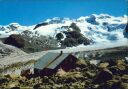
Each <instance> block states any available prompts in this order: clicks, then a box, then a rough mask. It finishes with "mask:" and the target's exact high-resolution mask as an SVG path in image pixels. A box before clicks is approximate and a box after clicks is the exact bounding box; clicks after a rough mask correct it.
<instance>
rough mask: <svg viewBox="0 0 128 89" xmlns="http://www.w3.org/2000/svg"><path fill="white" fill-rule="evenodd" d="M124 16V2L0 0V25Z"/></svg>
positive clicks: (110, 0) (120, 0)
mask: <svg viewBox="0 0 128 89" xmlns="http://www.w3.org/2000/svg"><path fill="white" fill-rule="evenodd" d="M101 13H106V14H110V15H113V16H123V15H124V14H126V1H125V0H0V25H7V24H9V23H12V22H17V23H19V24H21V25H33V24H37V23H39V22H41V21H44V20H46V19H48V18H53V17H62V18H63V17H69V18H78V17H80V16H87V15H91V14H101Z"/></svg>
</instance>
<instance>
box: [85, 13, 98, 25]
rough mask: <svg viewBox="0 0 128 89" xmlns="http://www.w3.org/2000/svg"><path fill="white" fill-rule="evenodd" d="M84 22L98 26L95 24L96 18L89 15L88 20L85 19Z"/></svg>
mask: <svg viewBox="0 0 128 89" xmlns="http://www.w3.org/2000/svg"><path fill="white" fill-rule="evenodd" d="M86 21H87V22H88V23H91V24H93V25H98V24H99V23H98V22H96V17H95V16H94V15H91V16H90V18H87V19H86Z"/></svg>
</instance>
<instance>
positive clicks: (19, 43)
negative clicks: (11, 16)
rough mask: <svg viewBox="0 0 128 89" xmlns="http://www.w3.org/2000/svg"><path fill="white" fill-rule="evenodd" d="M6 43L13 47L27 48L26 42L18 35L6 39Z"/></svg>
mask: <svg viewBox="0 0 128 89" xmlns="http://www.w3.org/2000/svg"><path fill="white" fill-rule="evenodd" d="M4 43H5V44H9V45H13V46H15V47H18V48H23V47H24V46H25V40H24V39H23V38H22V37H21V36H20V35H16V34H12V35H10V36H9V37H8V38H6V39H5V41H4Z"/></svg>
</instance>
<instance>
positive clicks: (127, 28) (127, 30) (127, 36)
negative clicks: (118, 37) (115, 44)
mask: <svg viewBox="0 0 128 89" xmlns="http://www.w3.org/2000/svg"><path fill="white" fill-rule="evenodd" d="M123 34H124V37H125V38H128V24H127V26H126V28H125V30H124V33H123Z"/></svg>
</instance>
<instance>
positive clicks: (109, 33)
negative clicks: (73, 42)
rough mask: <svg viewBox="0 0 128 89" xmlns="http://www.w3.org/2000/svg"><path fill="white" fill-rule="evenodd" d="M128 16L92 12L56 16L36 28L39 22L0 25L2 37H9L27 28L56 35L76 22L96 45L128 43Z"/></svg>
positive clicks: (36, 33) (34, 32) (39, 32)
mask: <svg viewBox="0 0 128 89" xmlns="http://www.w3.org/2000/svg"><path fill="white" fill-rule="evenodd" d="M127 18H128V17H127V16H126V15H124V16H120V17H115V16H111V15H108V14H99V15H97V14H92V15H90V16H81V17H79V18H78V19H70V18H59V17H55V18H52V19H47V20H46V21H43V22H41V23H39V26H38V27H37V28H36V29H34V28H35V26H37V25H38V24H35V25H32V26H21V25H20V24H18V23H11V24H9V25H6V26H2V25H0V38H4V37H8V36H9V35H11V34H21V33H22V32H23V31H26V30H28V31H31V32H32V33H33V35H44V36H51V37H55V36H56V34H57V33H62V32H63V31H67V30H68V29H67V26H70V25H71V23H76V25H77V26H78V27H79V28H80V30H81V33H82V34H83V35H84V36H85V37H87V38H89V39H91V40H93V42H94V44H95V45H96V44H102V45H105V44H108V43H109V44H110V45H112V44H113V45H124V44H127V39H126V38H124V35H123V31H124V29H125V27H126V24H127ZM45 23H47V24H45ZM110 45H109V46H110ZM80 46H83V45H80Z"/></svg>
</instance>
